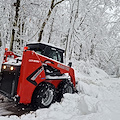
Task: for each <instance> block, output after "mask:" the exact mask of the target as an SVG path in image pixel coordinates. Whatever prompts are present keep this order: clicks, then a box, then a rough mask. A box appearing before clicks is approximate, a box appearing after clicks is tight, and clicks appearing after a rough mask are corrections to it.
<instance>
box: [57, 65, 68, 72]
mask: <svg viewBox="0 0 120 120" xmlns="http://www.w3.org/2000/svg"><path fill="white" fill-rule="evenodd" d="M57 67H59V68H61V69H64V70H67V71H69V69H70V68H68V67H66V66H64V65H61V64H58V65H57Z"/></svg>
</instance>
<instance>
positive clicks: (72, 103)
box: [0, 61, 120, 120]
mask: <svg viewBox="0 0 120 120" xmlns="http://www.w3.org/2000/svg"><path fill="white" fill-rule="evenodd" d="M73 66H74V68H75V71H76V80H77V81H78V84H77V86H76V87H77V90H78V91H79V92H78V94H77V93H75V94H64V98H63V99H62V101H61V102H60V103H58V102H56V103H54V104H52V105H51V106H50V108H44V109H38V110H37V111H34V112H33V111H31V112H30V113H29V114H27V115H22V116H20V117H18V116H15V115H12V116H0V120H29V119H30V120H120V79H119V78H111V77H110V76H108V75H107V74H106V73H105V72H104V71H103V70H101V69H98V68H96V67H94V66H92V65H90V63H89V62H84V61H80V62H77V61H74V64H73Z"/></svg>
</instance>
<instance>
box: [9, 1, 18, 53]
mask: <svg viewBox="0 0 120 120" xmlns="http://www.w3.org/2000/svg"><path fill="white" fill-rule="evenodd" d="M14 6H16V11H15V19H14V20H15V22H14V24H13V29H12V35H11V42H10V50H11V51H12V50H13V43H14V41H15V29H14V27H16V26H17V21H18V17H19V14H18V13H19V7H20V0H17V1H16V3H14Z"/></svg>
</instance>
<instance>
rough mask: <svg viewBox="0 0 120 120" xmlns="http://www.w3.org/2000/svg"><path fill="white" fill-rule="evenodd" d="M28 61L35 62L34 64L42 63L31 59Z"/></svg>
mask: <svg viewBox="0 0 120 120" xmlns="http://www.w3.org/2000/svg"><path fill="white" fill-rule="evenodd" d="M28 61H29V62H34V63H40V61H39V60H33V59H29V60H28Z"/></svg>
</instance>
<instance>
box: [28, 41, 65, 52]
mask: <svg viewBox="0 0 120 120" xmlns="http://www.w3.org/2000/svg"><path fill="white" fill-rule="evenodd" d="M26 46H28V47H29V49H30V50H35V51H37V50H41V49H42V50H43V49H46V47H50V48H52V49H54V50H58V51H60V52H62V53H64V49H62V48H60V47H57V46H55V45H53V44H50V43H44V42H32V43H29V44H27V45H26Z"/></svg>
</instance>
